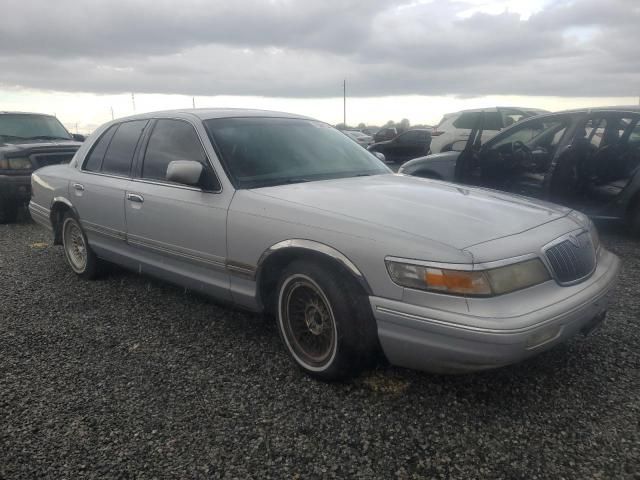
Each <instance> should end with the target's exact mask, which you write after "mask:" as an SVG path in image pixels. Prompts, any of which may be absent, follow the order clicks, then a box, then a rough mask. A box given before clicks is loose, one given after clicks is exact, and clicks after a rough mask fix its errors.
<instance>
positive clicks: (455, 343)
mask: <svg viewBox="0 0 640 480" xmlns="http://www.w3.org/2000/svg"><path fill="white" fill-rule="evenodd" d="M29 208H30V212H31V214H32V216H33V218H34V219H35V220H36V221H37V222H38V223H41V224H43V225H45V226H46V227H47V228H49V229H50V230H51V231H52V233H53V237H54V243H55V244H61V245H62V246H63V249H64V253H65V256H66V260H67V262H68V264H69V266H70V267H71V269H72V270H73V271H74V272H75V273H76V274H77V275H78V276H80V277H82V278H86V279H91V278H95V277H96V276H97V275H98V274H99V271H100V266H101V264H102V263H103V262H113V263H116V264H120V265H122V266H124V267H126V268H130V269H133V270H135V271H138V272H140V273H142V274H148V275H153V276H157V277H160V278H161V279H164V280H166V281H169V282H173V283H176V284H179V285H182V286H184V287H186V288H189V289H193V290H196V291H200V292H203V293H205V294H208V295H210V296H212V297H215V298H216V299H218V300H220V301H224V302H230V303H232V304H235V305H237V306H239V307H242V308H245V309H249V310H253V311H256V312H266V313H268V314H272V315H273V316H274V317H275V319H276V322H277V325H278V331H279V333H280V335H281V338H282V342H283V344H284V347H285V348H286V350H287V352H288V353H289V355H290V356H291V358H292V359H293V361H294V362H295V363H296V364H297V365H298V366H300V367H301V368H302V369H303V370H304V371H306V372H307V373H309V374H311V375H313V376H315V377H318V378H321V379H325V380H334V379H339V378H344V377H348V376H352V375H355V374H357V373H358V372H360V371H361V370H362V369H363V368H366V367H367V366H369V365H370V364H371V363H372V361H374V359H375V358H377V357H378V353H379V352H380V351H382V353H384V355H385V356H386V357H387V359H388V360H389V361H390V363H392V364H394V365H398V366H403V367H409V368H414V369H421V370H426V371H432V372H441V373H460V372H470V371H475V370H482V369H488V368H494V367H500V366H503V365H507V364H512V363H515V362H518V361H520V360H523V359H525V358H527V357H530V356H533V355H536V354H538V353H539V352H542V351H544V350H547V349H549V348H551V347H552V346H554V345H556V344H558V343H559V342H562V341H564V340H566V339H568V338H569V337H571V336H573V335H575V334H577V333H580V332H582V333H588V332H590V331H591V330H592V329H593V328H595V327H596V326H597V325H598V324H599V323H600V322H601V321H602V319H603V318H604V315H605V313H606V309H607V301H608V297H609V295H610V294H611V291H612V288H613V286H614V283H615V280H616V276H617V273H618V270H619V260H618V258H617V257H616V256H615V255H613V254H612V253H610V252H609V251H607V250H606V249H605V248H604V247H603V246H602V245H601V244H600V241H599V239H598V234H597V232H596V229H595V228H594V225H593V224H592V223H591V221H590V220H589V219H588V218H587V217H586V216H584V215H583V214H581V213H579V212H577V211H574V210H571V209H569V208H564V207H560V206H555V205H552V204H550V203H545V202H542V201H538V200H533V199H529V198H524V197H520V196H515V195H511V194H506V193H500V192H497V191H493V190H488V189H482V188H473V187H466V186H460V185H454V184H451V183H446V182H443V181H438V180H432V179H424V178H416V177H409V176H404V175H396V174H394V173H392V172H391V171H390V170H389V169H388V168H387V167H386V166H385V165H384V163H383V162H381V161H380V160H379V159H378V158H376V157H375V156H373V155H372V154H371V153H369V152H367V151H366V150H364V149H363V148H361V147H360V146H358V145H357V144H355V143H354V142H353V141H351V140H350V139H348V138H347V137H345V136H344V135H342V134H341V133H340V132H339V131H337V130H335V129H333V128H332V127H330V126H329V125H327V124H325V123H322V122H320V121H317V120H314V119H311V118H306V117H302V116H298V115H290V114H285V113H275V112H265V111H256V110H239V109H201V110H185V111H171V112H159V113H149V114H144V115H137V116H132V117H128V118H124V119H118V120H116V121H112V122H109V123H107V124H105V125H103V126H102V127H100V128H99V129H98V130H97V131H96V132H95V133H94V134H93V135H91V137H90V138H89V139H88V140H87V141H86V142H85V143H84V144H83V145H82V146H81V147H80V149H79V150H78V152H77V153H76V155H75V156H74V158H73V159H72V161H71V162H70V163H69V164H67V165H55V166H50V167H45V168H42V169H40V170H38V171H36V172H35V173H34V174H33V177H32V199H31V203H30V206H29Z"/></svg>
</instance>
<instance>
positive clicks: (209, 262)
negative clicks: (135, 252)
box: [127, 234, 226, 270]
mask: <svg viewBox="0 0 640 480" xmlns="http://www.w3.org/2000/svg"><path fill="white" fill-rule="evenodd" d="M127 242H128V243H130V244H131V245H135V246H136V247H140V248H144V249H147V250H152V251H154V252H160V253H163V254H166V255H169V256H171V257H175V258H176V259H178V260H182V261H184V260H188V261H190V262H191V263H194V264H196V265H200V266H207V267H213V268H216V269H219V270H226V262H225V259H223V258H220V257H214V256H213V255H206V256H205V255H203V254H202V253H201V252H197V251H195V250H191V249H187V248H182V247H177V246H176V245H172V244H168V243H164V242H159V241H158V240H152V239H150V238H146V237H142V236H139V235H131V234H127Z"/></svg>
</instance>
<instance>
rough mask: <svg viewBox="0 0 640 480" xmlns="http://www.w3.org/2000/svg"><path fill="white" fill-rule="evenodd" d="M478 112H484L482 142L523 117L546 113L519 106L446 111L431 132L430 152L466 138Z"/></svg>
mask: <svg viewBox="0 0 640 480" xmlns="http://www.w3.org/2000/svg"><path fill="white" fill-rule="evenodd" d="M480 112H485V116H484V125H483V132H482V143H484V142H486V141H487V140H489V139H491V138H493V137H495V136H496V135H497V134H498V132H499V131H500V130H502V129H503V128H506V127H508V126H510V125H513V124H514V123H516V122H518V121H520V120H522V119H523V118H528V117H533V116H535V115H540V114H541V113H547V112H546V111H545V110H539V109H536V108H519V107H491V108H479V109H475V110H462V111H460V112H456V113H447V114H445V115H444V117H442V120H440V123H439V124H438V126H437V127H435V129H434V131H433V132H431V136H432V139H431V153H440V152H448V151H450V150H451V147H452V145H453V144H454V143H455V142H458V141H460V140H463V141H464V140H467V138H469V134H470V133H471V129H472V128H473V127H474V126H475V124H476V123H477V121H478V116H479V114H480Z"/></svg>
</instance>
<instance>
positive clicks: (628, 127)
mask: <svg viewBox="0 0 640 480" xmlns="http://www.w3.org/2000/svg"><path fill="white" fill-rule="evenodd" d="M637 131H638V116H637V115H634V114H630V113H622V112H596V113H592V114H590V115H588V116H587V117H586V118H585V119H584V120H583V121H582V123H581V124H580V125H579V126H578V128H577V129H576V134H575V138H574V139H573V145H574V146H576V147H577V146H579V145H584V148H582V149H581V150H580V155H578V156H577V157H576V158H575V159H574V163H575V174H574V175H575V180H574V181H575V183H576V186H575V192H574V195H573V196H572V197H571V198H570V199H568V202H567V203H568V204H570V205H571V206H573V207H574V208H577V209H580V210H583V211H585V212H586V213H589V214H590V215H594V216H598V215H602V216H605V217H606V216H616V214H615V210H616V205H617V203H618V202H617V200H618V198H619V197H620V195H621V194H623V192H624V191H625V188H626V187H627V186H628V185H629V183H630V182H631V180H632V178H633V177H634V176H635V175H636V173H637V172H638V169H639V168H640V145H639V144H638V142H635V141H634V138H635V137H634V132H637ZM565 161H566V160H565Z"/></svg>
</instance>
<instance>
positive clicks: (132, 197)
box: [127, 193, 144, 203]
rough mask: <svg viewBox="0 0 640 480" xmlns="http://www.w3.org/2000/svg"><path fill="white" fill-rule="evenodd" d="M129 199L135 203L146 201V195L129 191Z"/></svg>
mask: <svg viewBox="0 0 640 480" xmlns="http://www.w3.org/2000/svg"><path fill="white" fill-rule="evenodd" d="M127 200H129V201H130V202H135V203H142V202H144V197H143V196H142V195H138V194H137V193H127Z"/></svg>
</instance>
